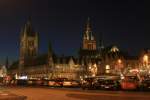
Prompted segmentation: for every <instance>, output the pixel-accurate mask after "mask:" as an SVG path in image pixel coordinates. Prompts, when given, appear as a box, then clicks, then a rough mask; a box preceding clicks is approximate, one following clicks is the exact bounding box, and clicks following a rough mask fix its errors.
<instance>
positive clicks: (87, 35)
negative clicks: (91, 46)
mask: <svg viewBox="0 0 150 100" xmlns="http://www.w3.org/2000/svg"><path fill="white" fill-rule="evenodd" d="M84 39H85V40H93V39H94V37H93V34H92V29H91V23H90V17H88V19H87V22H86V26H85V32H84Z"/></svg>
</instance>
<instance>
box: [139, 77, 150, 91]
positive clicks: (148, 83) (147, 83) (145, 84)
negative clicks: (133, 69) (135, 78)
mask: <svg viewBox="0 0 150 100" xmlns="http://www.w3.org/2000/svg"><path fill="white" fill-rule="evenodd" d="M140 89H141V90H150V79H145V80H143V81H142V82H141V84H140Z"/></svg>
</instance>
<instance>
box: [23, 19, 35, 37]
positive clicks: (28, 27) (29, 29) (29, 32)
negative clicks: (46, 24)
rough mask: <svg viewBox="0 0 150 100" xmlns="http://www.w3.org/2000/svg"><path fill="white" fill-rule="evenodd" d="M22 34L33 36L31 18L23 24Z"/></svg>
mask: <svg viewBox="0 0 150 100" xmlns="http://www.w3.org/2000/svg"><path fill="white" fill-rule="evenodd" d="M24 32H25V33H26V34H27V35H28V36H35V32H34V30H33V27H32V23H31V16H30V17H29V18H28V20H27V23H26V24H25V27H24Z"/></svg>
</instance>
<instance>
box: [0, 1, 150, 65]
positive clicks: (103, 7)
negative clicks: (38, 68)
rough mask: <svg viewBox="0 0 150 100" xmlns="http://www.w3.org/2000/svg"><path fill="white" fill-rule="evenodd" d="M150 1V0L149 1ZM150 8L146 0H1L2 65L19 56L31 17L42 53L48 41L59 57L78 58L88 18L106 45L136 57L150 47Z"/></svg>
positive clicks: (0, 53)
mask: <svg viewBox="0 0 150 100" xmlns="http://www.w3.org/2000/svg"><path fill="white" fill-rule="evenodd" d="M147 1H148V0H147ZM149 13H150V6H149V3H148V2H146V0H145V1H144V0H117V1H116V0H0V63H4V60H5V58H6V57H7V56H8V58H9V59H10V60H11V61H14V60H16V59H18V56H19V36H20V31H21V28H22V27H23V26H24V24H25V23H26V21H27V20H28V17H29V16H31V17H32V24H33V27H34V30H35V31H37V32H39V35H40V47H39V52H40V53H46V52H47V49H48V41H51V43H52V47H53V49H54V51H55V52H56V54H58V55H62V54H64V55H77V51H78V49H79V47H80V44H81V36H82V33H83V31H84V25H85V22H86V20H87V18H88V17H90V19H91V23H92V29H93V32H94V35H95V36H96V38H97V39H99V34H100V33H103V41H104V46H108V45H111V44H115V45H117V46H118V47H119V48H120V49H122V50H125V51H129V52H130V53H131V54H133V55H136V54H137V53H138V52H139V51H140V50H141V49H142V48H149V47H150V45H149V43H150V14H149Z"/></svg>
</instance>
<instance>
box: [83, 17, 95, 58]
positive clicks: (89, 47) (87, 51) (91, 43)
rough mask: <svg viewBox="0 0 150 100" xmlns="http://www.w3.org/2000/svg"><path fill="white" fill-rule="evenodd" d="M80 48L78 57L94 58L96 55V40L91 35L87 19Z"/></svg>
mask: <svg viewBox="0 0 150 100" xmlns="http://www.w3.org/2000/svg"><path fill="white" fill-rule="evenodd" d="M82 36H83V37H82V46H81V48H80V57H84V58H85V57H88V58H95V57H96V54H97V44H96V39H95V37H94V35H93V32H92V28H91V23H90V18H88V19H87V22H86V25H85V30H84V32H83V35H82Z"/></svg>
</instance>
